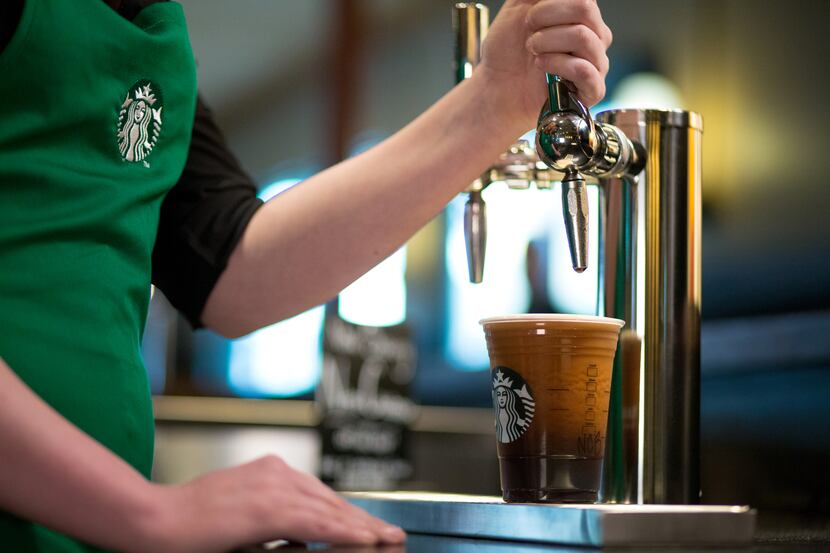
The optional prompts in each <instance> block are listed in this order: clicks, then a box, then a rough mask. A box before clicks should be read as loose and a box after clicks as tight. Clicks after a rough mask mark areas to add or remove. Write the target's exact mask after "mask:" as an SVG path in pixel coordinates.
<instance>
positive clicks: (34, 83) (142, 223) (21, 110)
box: [0, 0, 196, 552]
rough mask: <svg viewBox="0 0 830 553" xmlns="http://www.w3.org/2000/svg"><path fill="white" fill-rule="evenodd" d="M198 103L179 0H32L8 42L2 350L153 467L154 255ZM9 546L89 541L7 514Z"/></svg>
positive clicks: (0, 152)
mask: <svg viewBox="0 0 830 553" xmlns="http://www.w3.org/2000/svg"><path fill="white" fill-rule="evenodd" d="M148 87H149V88H148ZM195 105H196V76H195V65H194V62H193V54H192V52H191V50H190V44H189V41H188V37H187V29H186V25H185V21H184V14H183V12H182V9H181V6H179V5H178V4H175V3H172V2H170V3H167V2H164V3H158V4H154V5H151V6H150V7H148V8H146V9H144V10H143V11H142V12H141V13H139V15H138V16H137V17H136V19H135V20H134V21H132V22H130V21H127V20H125V19H124V18H122V17H121V16H120V15H118V14H117V13H116V12H114V11H113V10H112V9H111V8H109V7H108V6H107V5H106V4H105V3H104V2H103V1H102V0H71V1H70V0H26V2H25V7H24V11H23V16H22V18H21V22H20V25H19V27H18V30H17V32H16V34H15V36H14V37H13V38H12V41H11V43H10V44H9V45H8V47H7V48H6V50H5V51H4V52H2V54H0V122H2V124H0V356H2V357H3V358H4V359H5V360H6V362H7V363H8V364H9V366H11V367H12V369H13V370H14V371H15V372H16V373H17V374H18V375H19V376H20V377H21V378H22V379H23V380H24V381H25V382H26V383H27V384H28V385H29V386H30V387H31V388H32V389H33V390H34V391H35V392H36V393H37V394H38V395H39V396H40V397H42V398H43V399H44V400H46V401H47V402H48V403H49V404H50V405H52V406H53V407H54V408H55V409H57V410H58V411H59V412H60V413H62V414H63V416H65V417H66V418H67V419H69V420H70V421H71V422H72V423H74V424H75V425H77V426H78V427H80V428H81V429H83V430H84V431H85V432H87V433H88V434H89V435H91V436H92V437H93V438H95V439H96V440H98V441H99V442H101V443H102V444H104V445H105V446H106V447H108V448H109V449H110V450H112V451H113V452H115V453H116V454H117V455H119V456H121V457H122V458H123V459H125V460H126V461H127V462H129V463H130V464H131V465H133V466H134V467H135V468H136V469H138V470H139V471H140V472H141V473H142V474H144V475H145V476H146V477H148V478H149V475H150V470H151V466H152V458H153V419H152V410H151V407H152V406H151V402H150V393H149V387H148V383H147V375H146V371H145V369H144V366H143V364H142V361H141V357H140V353H139V346H140V341H141V334H142V332H143V327H144V321H145V318H146V315H147V306H148V302H149V293H150V256H151V252H152V248H153V243H154V241H155V236H156V229H157V227H158V218H159V209H160V205H161V201H162V199H163V197H164V195H165V193H166V192H167V191H168V190H169V189H170V187H172V186H173V184H174V183H175V182H176V181H177V179H178V178H179V176H180V174H181V172H182V169H183V167H184V163H185V160H186V156H187V149H188V147H189V142H190V135H191V131H192V125H193V117H194V112H195ZM128 121H132V124H130V123H128ZM67 508H68V509H71V508H73V506H72V505H67ZM0 549H2V550H4V551H6V550H8V551H15V552H21V551H50V552H62V551H88V550H90V549H89V548H84V547H83V546H80V545H78V544H76V543H74V542H72V541H71V540H69V539H67V538H64V537H62V536H59V535H57V534H55V533H53V532H50V531H48V530H46V529H44V528H42V527H39V526H37V525H33V524H30V523H27V522H23V521H20V520H18V519H16V518H14V517H12V516H10V515H5V514H2V513H0Z"/></svg>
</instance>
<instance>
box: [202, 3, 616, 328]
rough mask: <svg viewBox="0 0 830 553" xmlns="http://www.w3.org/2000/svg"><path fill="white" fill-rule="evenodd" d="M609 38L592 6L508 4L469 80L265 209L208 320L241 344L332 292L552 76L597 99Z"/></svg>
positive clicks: (508, 125) (464, 171) (527, 115)
mask: <svg viewBox="0 0 830 553" xmlns="http://www.w3.org/2000/svg"><path fill="white" fill-rule="evenodd" d="M610 41H611V36H610V31H609V30H608V28H607V27H606V26H605V24H604V23H603V22H602V19H601V17H600V15H599V10H598V8H597V7H596V4H595V3H594V2H593V0H546V1H543V2H539V3H535V2H528V1H521V0H511V1H508V2H507V3H506V4H505V6H504V7H503V8H502V10H501V12H500V13H499V17H498V18H497V20H496V21H494V23H493V26H492V28H491V31H490V34H489V36H488V38H487V41H486V42H485V50H484V57H483V61H482V64H481V66H480V67H479V68H478V69H477V70H476V71H475V72H474V74H473V76H472V78H470V79H468V80H467V81H464V82H463V83H462V84H460V85H459V86H457V87H455V88H454V89H453V90H452V91H450V92H449V93H448V94H447V95H446V96H444V97H443V98H441V99H440V100H439V101H438V102H437V103H436V104H435V105H433V106H432V107H431V108H430V109H428V110H427V111H426V112H425V113H424V114H422V115H421V116H420V117H418V118H417V119H416V120H415V121H413V122H412V123H410V124H409V125H408V126H406V127H405V128H403V129H402V130H401V131H399V132H398V133H397V134H395V135H394V136H392V137H390V138H389V139H387V140H386V141H384V142H382V143H381V144H379V145H378V146H376V147H375V148H373V149H371V150H369V151H367V152H365V153H363V154H362V155H360V156H357V157H355V158H352V159H349V160H347V161H345V162H343V163H340V164H338V165H335V166H334V167H331V168H329V169H328V170H326V171H323V172H322V173H320V174H318V175H316V176H314V177H312V178H310V179H308V180H307V181H306V182H304V183H302V184H301V185H299V186H297V187H295V188H294V189H292V190H290V191H288V192H287V193H285V194H282V195H280V196H278V197H277V198H275V199H274V200H272V201H270V202H269V203H268V204H266V205H265V206H264V207H263V208H262V209H260V210H259V212H258V213H257V214H256V215H255V216H254V218H253V219H252V221H251V223H250V224H249V226H248V229H247V230H246V233H245V235H244V236H243V238H242V240H241V241H240V243H239V245H238V246H237V248H236V250H235V251H234V253H233V255H232V256H231V259H230V261H229V264H228V267H227V269H226V270H225V272H224V273H223V275H222V276H221V277H220V279H219V281H218V283H217V285H216V287H215V288H214V290H213V292H212V293H211V295H210V297H209V298H208V302H207V304H206V306H205V309H204V312H203V315H202V319H203V321H204V322H205V324H206V325H207V326H209V327H211V328H213V329H215V330H218V331H219V332H221V333H223V334H225V335H227V336H239V335H242V334H246V333H248V332H251V331H252V330H255V329H257V328H260V327H262V326H265V325H268V324H270V323H273V322H275V321H277V320H280V319H283V318H286V317H289V316H292V315H294V314H296V313H299V312H302V311H303V310H305V309H307V308H309V307H311V306H313V305H317V304H319V303H322V302H324V301H327V300H328V299H330V298H331V297H333V296H334V295H336V294H337V293H338V292H339V291H340V290H341V289H342V288H343V287H345V286H346V285H348V284H349V283H350V282H352V281H353V280H355V279H356V278H357V277H358V276H360V275H361V274H363V273H364V272H365V271H367V270H368V269H370V268H371V267H373V266H374V265H376V264H377V263H378V262H380V261H381V260H382V259H384V258H385V257H386V256H388V255H389V254H391V253H392V252H393V251H395V250H396V249H397V248H398V247H400V246H401V245H402V244H403V243H404V242H405V241H406V240H407V239H408V238H409V237H410V236H412V234H414V233H415V232H416V231H417V230H418V229H419V228H420V227H421V226H423V225H424V224H426V223H427V222H428V221H429V220H430V219H431V218H432V217H434V216H435V215H436V214H437V213H438V212H439V211H440V210H441V209H442V208H443V207H444V205H445V204H446V203H447V202H448V201H449V200H450V199H452V197H453V196H454V195H456V194H458V193H459V192H460V191H461V190H463V189H464V187H466V186H467V184H469V183H470V182H471V181H472V180H473V179H475V178H476V177H477V176H478V175H480V174H481V173H482V172H483V171H484V170H485V169H486V167H487V166H488V165H490V164H491V163H492V162H493V160H495V159H496V158H497V157H498V155H499V154H500V153H501V152H503V151H504V150H505V149H506V148H507V146H508V145H509V144H510V143H511V142H512V141H514V140H515V139H516V138H517V137H518V136H519V135H521V134H522V133H523V132H525V131H526V130H527V129H529V128H531V127H532V126H533V125H534V124H535V118H536V116H537V114H538V110H539V108H540V106H541V105H542V103H543V101H544V98H545V86H544V71H550V72H556V73H559V74H560V75H562V76H563V77H565V78H568V79H570V80H573V81H574V82H575V83H576V85H577V87H578V88H579V90H580V94H581V95H582V97H583V99H585V100H586V101H587V102H589V103H594V102H596V101H598V100H599V99H600V98H601V97H602V95H603V94H604V85H603V79H604V75H605V73H606V72H607V70H608V61H607V58H606V57H605V49H606V48H607V46H608V44H610Z"/></svg>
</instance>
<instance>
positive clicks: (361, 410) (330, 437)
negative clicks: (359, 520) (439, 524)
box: [316, 316, 416, 490]
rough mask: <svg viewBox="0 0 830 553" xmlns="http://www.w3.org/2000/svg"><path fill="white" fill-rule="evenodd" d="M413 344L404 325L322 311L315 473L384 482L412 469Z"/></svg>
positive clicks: (347, 485)
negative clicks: (373, 323)
mask: <svg viewBox="0 0 830 553" xmlns="http://www.w3.org/2000/svg"><path fill="white" fill-rule="evenodd" d="M414 371H415V348H414V346H413V344H412V341H411V339H410V334H409V329H408V327H407V326H406V325H405V324H403V325H397V326H392V327H369V326H359V325H355V324H352V323H348V322H346V321H344V320H342V319H340V318H339V317H336V316H329V317H328V318H327V319H326V324H325V328H324V335H323V376H322V379H321V381H320V384H319V386H318V387H317V393H316V400H317V403H318V405H319V408H320V410H321V415H322V416H321V422H320V430H321V434H322V439H323V454H322V463H321V468H320V476H321V478H322V479H323V481H324V482H326V483H328V484H330V485H331V486H333V487H334V488H336V489H339V490H386V489H394V488H397V487H399V485H400V483H401V482H402V481H404V480H406V479H407V478H409V477H410V475H411V473H412V464H411V462H410V460H409V456H408V454H407V442H408V439H407V433H408V428H409V425H410V424H411V422H412V420H413V419H414V417H415V413H416V406H415V404H414V402H413V401H412V399H411V397H410V383H411V381H412V378H413V376H414Z"/></svg>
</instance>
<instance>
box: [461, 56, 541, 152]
mask: <svg viewBox="0 0 830 553" xmlns="http://www.w3.org/2000/svg"><path fill="white" fill-rule="evenodd" d="M467 81H468V83H469V85H470V88H471V90H472V96H473V98H474V101H475V102H476V103H477V104H478V105H479V106H480V113H481V116H482V117H484V118H485V119H486V120H487V122H488V123H489V126H491V128H492V129H493V130H494V132H495V133H497V134H498V135H500V136H503V137H504V138H505V139H506V140H507V141H508V142H507V144H508V145H509V144H512V143H513V142H514V141H515V140H516V139H517V138H518V137H520V136H521V135H523V134H525V133H526V132H527V131H529V130H530V129H533V128H535V127H536V118H537V116H538V111H539V110H538V109H537V108H533V109H530V108H529V107H528V106H527V100H526V98H525V96H524V95H523V94H521V93H520V92H519V91H518V90H520V87H518V86H515V85H513V84H512V83H511V81H510V80H509V79H506V78H504V77H502V76H500V75H494V74H493V70H492V69H490V68H488V67H487V66H479V67H478V68H477V69H476V70H475V71H474V72H473V74H472V76H471V77H470V78H469V79H467ZM538 107H539V108H541V105H540V106H538Z"/></svg>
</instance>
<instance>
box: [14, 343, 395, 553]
mask: <svg viewBox="0 0 830 553" xmlns="http://www.w3.org/2000/svg"><path fill="white" fill-rule="evenodd" d="M0 509H2V510H6V511H9V512H11V513H14V514H16V515H18V516H20V517H22V518H24V519H27V520H32V521H34V522H38V523H40V524H43V525H45V526H48V527H50V528H53V529H55V530H57V531H59V532H63V533H66V534H69V535H71V536H73V537H75V538H78V539H81V540H83V541H86V542H89V543H92V544H95V545H99V546H103V547H106V548H110V549H115V550H118V551H125V552H133V551H135V552H142V551H183V552H184V551H200V552H209V551H227V550H230V549H232V548H234V547H238V546H242V545H248V544H252V543H256V542H259V541H266V540H270V539H275V538H290V539H294V540H314V541H332V542H344V543H375V542H378V541H389V542H395V541H400V540H401V539H403V533H402V532H401V531H400V530H399V529H396V528H394V527H391V526H389V525H386V524H384V523H382V522H381V521H379V520H377V519H373V518H371V517H369V515H367V514H365V513H363V512H362V511H359V510H358V509H356V508H354V507H352V506H350V505H348V504H346V503H345V502H344V501H343V500H342V499H340V498H339V497H338V496H337V495H335V494H334V493H333V492H332V491H331V490H329V489H328V488H326V487H325V486H324V485H323V484H322V483H320V482H319V481H318V480H317V479H315V478H314V477H312V476H309V475H306V474H302V473H300V472H297V471H295V470H293V469H291V468H290V467H288V466H287V465H285V463H284V462H282V461H280V460H279V459H277V458H276V457H266V458H263V459H260V460H259V461H255V462H253V463H249V464H247V465H242V466H240V467H235V468H232V469H227V470H222V471H217V472H214V473H211V474H209V475H207V476H204V477H202V478H199V479H197V480H194V481H193V482H191V483H189V484H186V485H184V486H160V485H157V484H152V483H150V482H148V481H147V480H145V479H144V478H143V477H142V476H141V475H140V474H139V473H138V472H136V471H135V470H134V469H133V468H132V467H131V466H129V465H128V464H127V463H125V462H124V461H123V460H122V459H120V458H119V457H117V456H115V455H114V454H112V453H111V452H110V451H109V450H107V449H106V448H104V447H103V446H101V445H100V444H99V443H98V442H96V441H95V440H93V439H92V438H90V437H89V436H87V435H86V434H84V433H83V432H81V431H80V430H79V429H77V428H76V427H74V426H73V425H71V424H70V423H69V422H67V421H66V419H64V418H62V417H61V416H60V415H59V414H58V413H57V412H55V411H54V410H53V409H52V408H51V407H49V406H48V405H47V404H46V403H44V402H43V401H42V400H41V399H40V398H39V397H38V396H37V395H35V394H34V393H33V392H32V391H31V390H30V389H29V388H28V387H27V386H26V385H25V384H24V383H23V382H21V381H20V379H19V378H17V376H16V375H15V373H14V372H12V370H11V369H10V368H9V367H8V365H6V364H5V363H4V362H3V360H2V359H0Z"/></svg>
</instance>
